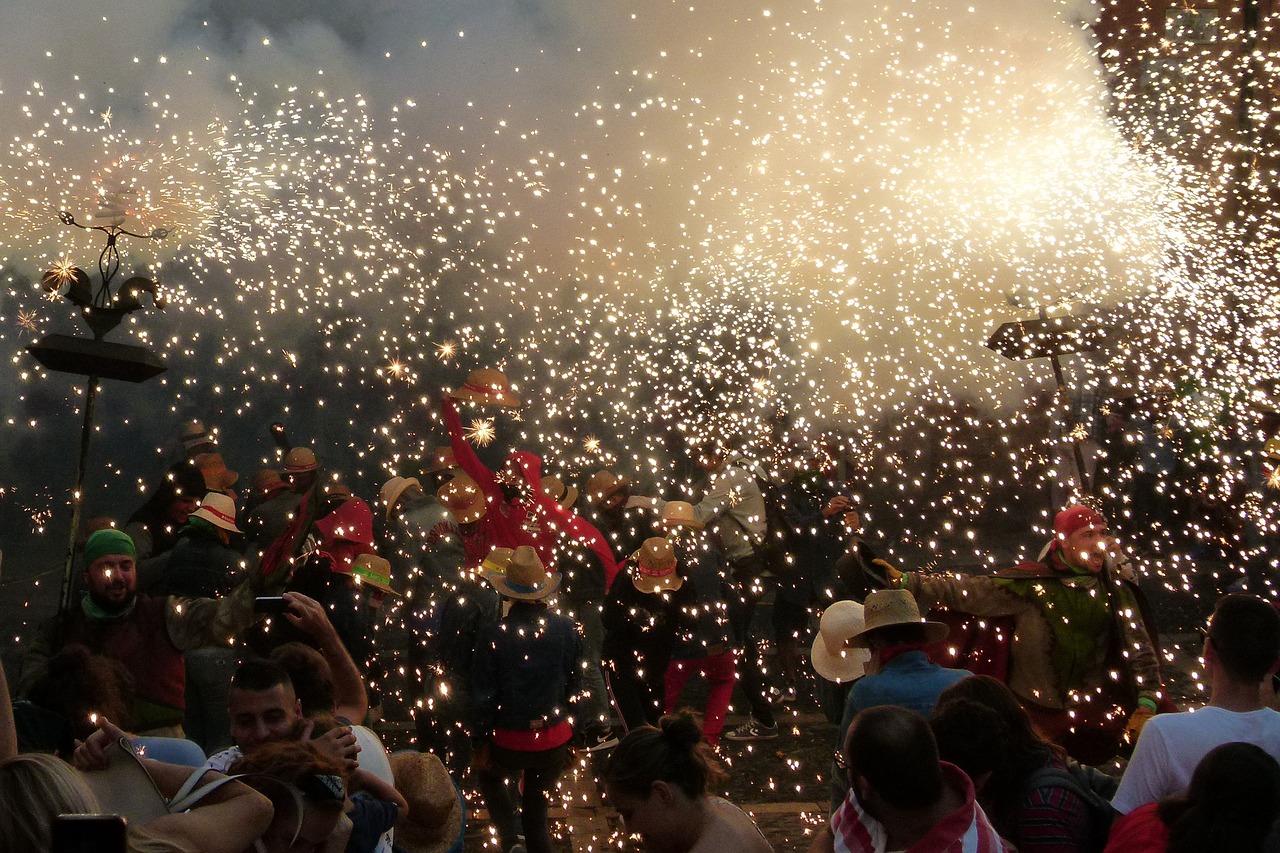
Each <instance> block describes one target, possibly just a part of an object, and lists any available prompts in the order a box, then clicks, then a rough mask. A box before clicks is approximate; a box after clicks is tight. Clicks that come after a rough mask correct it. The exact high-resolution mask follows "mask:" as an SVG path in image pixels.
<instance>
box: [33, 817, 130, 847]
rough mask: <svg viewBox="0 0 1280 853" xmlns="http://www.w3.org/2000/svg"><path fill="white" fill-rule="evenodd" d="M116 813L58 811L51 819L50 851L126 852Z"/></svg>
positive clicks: (122, 824) (119, 820)
mask: <svg viewBox="0 0 1280 853" xmlns="http://www.w3.org/2000/svg"><path fill="white" fill-rule="evenodd" d="M127 849H128V840H127V838H126V835H125V821H124V818H123V817H121V816H120V815H118V814H60V815H58V816H57V817H55V818H54V819H53V848H52V850H53V853H126V851H127Z"/></svg>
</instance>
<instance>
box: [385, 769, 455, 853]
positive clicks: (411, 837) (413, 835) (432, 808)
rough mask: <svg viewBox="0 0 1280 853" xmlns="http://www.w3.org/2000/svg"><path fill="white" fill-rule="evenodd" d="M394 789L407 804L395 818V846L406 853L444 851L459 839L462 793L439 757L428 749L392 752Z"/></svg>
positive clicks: (439, 852)
mask: <svg viewBox="0 0 1280 853" xmlns="http://www.w3.org/2000/svg"><path fill="white" fill-rule="evenodd" d="M391 774H392V777H393V778H394V779H395V786H396V790H397V791H399V792H400V794H401V796H403V797H404V798H405V800H406V802H408V804H409V811H408V813H407V814H406V813H403V812H402V813H401V815H400V817H399V819H398V820H397V821H396V836H395V837H396V847H397V848H400V849H403V850H405V851H406V853H445V851H447V850H449V849H450V848H452V847H454V846H455V845H457V844H458V843H459V842H460V841H461V840H462V833H463V830H464V829H465V826H466V819H465V814H464V808H463V803H462V797H461V795H460V794H459V793H458V789H457V788H456V787H454V784H453V780H452V779H450V778H449V771H448V770H446V769H445V767H444V764H443V763H441V761H440V759H439V758H437V757H436V756H435V755H433V754H431V753H429V752H425V753H424V752H414V751H406V752H397V753H395V754H394V755H392V756H391Z"/></svg>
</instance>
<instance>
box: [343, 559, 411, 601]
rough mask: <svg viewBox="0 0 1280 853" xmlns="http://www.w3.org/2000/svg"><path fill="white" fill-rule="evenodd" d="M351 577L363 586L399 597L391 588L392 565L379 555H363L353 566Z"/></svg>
mask: <svg viewBox="0 0 1280 853" xmlns="http://www.w3.org/2000/svg"><path fill="white" fill-rule="evenodd" d="M351 576H352V577H353V578H355V579H356V583H358V584H360V585H361V586H371V587H373V588H374V589H380V590H382V591H383V592H387V593H390V594H391V595H395V596H399V595H400V593H398V592H396V591H395V589H394V588H393V587H392V586H391V563H389V562H388V561H387V560H385V559H383V558H382V557H379V556H378V555H377V554H361V555H360V556H358V557H356V561H355V562H354V563H352V564H351Z"/></svg>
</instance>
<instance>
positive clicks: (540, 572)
mask: <svg viewBox="0 0 1280 853" xmlns="http://www.w3.org/2000/svg"><path fill="white" fill-rule="evenodd" d="M485 580H487V581H489V583H491V584H493V588H494V589H496V590H497V591H498V592H499V594H501V595H502V596H503V597H505V598H514V599H517V600H519V601H541V600H542V599H544V598H546V597H547V596H548V595H551V593H553V592H555V591H556V590H557V589H559V588H560V573H559V572H556V573H555V574H547V569H546V566H544V565H542V560H541V559H539V558H538V552H537V551H535V550H533V548H531V547H530V546H528V545H521V546H520V547H519V548H517V549H516V550H515V552H514V553H513V554H512V555H511V562H509V563H507V571H506V574H498V573H497V572H487V573H486V574H485Z"/></svg>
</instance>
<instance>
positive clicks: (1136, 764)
mask: <svg viewBox="0 0 1280 853" xmlns="http://www.w3.org/2000/svg"><path fill="white" fill-rule="evenodd" d="M1236 742H1243V743H1251V744H1254V745H1255V746H1258V747H1261V748H1262V749H1264V750H1266V752H1267V754H1269V755H1270V756H1272V757H1273V758H1275V759H1276V760H1277V761H1280V712H1276V711H1273V710H1271V709H1270V708H1263V709H1261V710H1259V711H1248V712H1245V713H1240V712H1237V711H1228V710H1226V709H1224V708H1215V707H1213V706H1209V707H1206V708H1201V709H1200V710H1198V711H1187V712H1185V713H1181V714H1158V715H1156V716H1154V717H1152V718H1151V719H1150V720H1148V721H1147V724H1146V726H1144V727H1143V729H1142V734H1141V736H1139V738H1138V745H1137V747H1135V748H1134V750H1133V760H1131V761H1130V762H1129V766H1128V767H1127V768H1125V771H1124V778H1122V779H1121V780H1120V789H1119V790H1118V791H1116V795H1115V797H1114V798H1112V800H1111V805H1112V806H1114V807H1115V809H1116V811H1118V812H1120V814H1128V813H1129V812H1131V811H1133V810H1134V809H1136V808H1138V807H1139V806H1145V805H1146V804H1147V803H1154V802H1155V801H1156V800H1159V799H1163V798H1164V797H1176V796H1178V795H1180V794H1183V793H1185V792H1186V790H1187V787H1188V786H1189V785H1190V784H1191V774H1192V773H1194V772H1195V769H1196V765H1198V764H1199V763H1200V759H1202V758H1204V757H1205V755H1207V754H1208V753H1209V751H1210V750H1212V749H1213V748H1214V747H1216V746H1221V745H1222V744H1224V743H1236Z"/></svg>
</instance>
